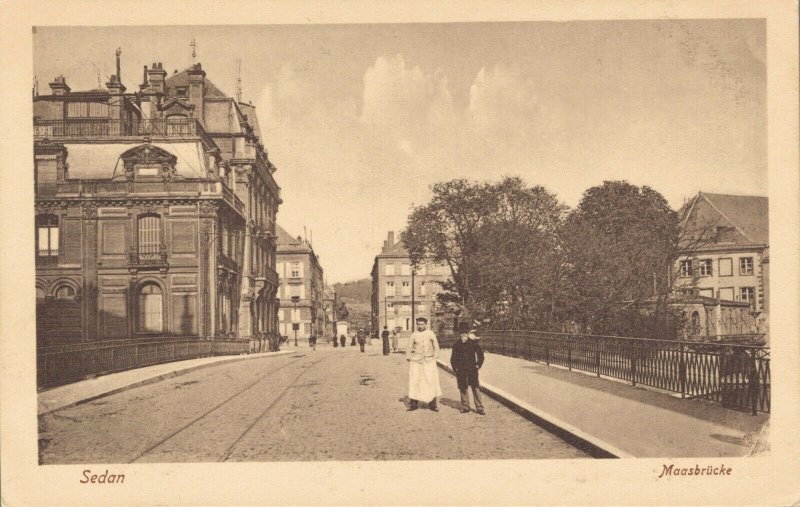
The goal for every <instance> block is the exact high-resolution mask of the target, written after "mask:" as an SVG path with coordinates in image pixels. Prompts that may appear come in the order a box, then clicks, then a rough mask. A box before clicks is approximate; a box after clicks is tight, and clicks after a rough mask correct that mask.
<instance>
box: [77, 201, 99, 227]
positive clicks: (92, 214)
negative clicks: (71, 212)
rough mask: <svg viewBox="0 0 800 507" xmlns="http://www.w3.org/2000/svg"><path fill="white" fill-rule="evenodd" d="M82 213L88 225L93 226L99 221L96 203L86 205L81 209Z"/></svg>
mask: <svg viewBox="0 0 800 507" xmlns="http://www.w3.org/2000/svg"><path fill="white" fill-rule="evenodd" d="M81 212H82V215H83V219H84V220H86V222H87V223H89V224H93V223H94V221H95V220H97V205H96V204H95V203H85V204H84V205H83V206H82V207H81Z"/></svg>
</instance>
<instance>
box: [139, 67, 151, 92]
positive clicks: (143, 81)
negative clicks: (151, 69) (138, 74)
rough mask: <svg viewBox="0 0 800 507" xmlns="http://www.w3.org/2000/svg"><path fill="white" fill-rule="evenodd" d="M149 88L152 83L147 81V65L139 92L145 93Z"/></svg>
mask: <svg viewBox="0 0 800 507" xmlns="http://www.w3.org/2000/svg"><path fill="white" fill-rule="evenodd" d="M148 86H150V83H149V82H148V81H147V65H145V66H144V73H143V75H142V84H140V85H139V90H140V91H144V90H146V89H147V87H148Z"/></svg>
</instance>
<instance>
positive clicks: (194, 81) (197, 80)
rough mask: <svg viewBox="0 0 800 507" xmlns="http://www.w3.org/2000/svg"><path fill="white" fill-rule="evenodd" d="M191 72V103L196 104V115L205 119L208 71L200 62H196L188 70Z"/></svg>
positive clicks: (200, 118)
mask: <svg viewBox="0 0 800 507" xmlns="http://www.w3.org/2000/svg"><path fill="white" fill-rule="evenodd" d="M188 74H189V104H192V105H193V106H194V112H195V117H197V119H199V120H202V119H203V94H204V91H203V88H204V87H205V78H206V71H204V70H203V67H202V65H200V64H199V63H196V64H194V65H193V66H192V67H191V68H190V69H189V71H188Z"/></svg>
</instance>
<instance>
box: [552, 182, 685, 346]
mask: <svg viewBox="0 0 800 507" xmlns="http://www.w3.org/2000/svg"><path fill="white" fill-rule="evenodd" d="M679 235H680V227H679V221H678V214H677V213H676V212H675V211H674V210H672V209H671V208H670V207H669V204H668V203H667V201H666V199H664V197H663V196H662V195H661V194H659V193H658V192H656V191H655V190H653V189H651V188H649V187H647V186H643V187H637V186H635V185H632V184H630V183H628V182H625V181H606V182H604V183H603V184H602V185H600V186H596V187H592V188H590V189H588V190H587V191H586V192H585V193H584V195H583V198H582V199H581V201H580V203H579V204H578V207H577V208H576V209H575V210H573V211H572V212H571V213H570V215H569V217H568V218H567V220H566V221H565V224H564V234H563V238H564V242H563V245H562V246H563V248H564V252H565V257H566V259H567V261H568V265H569V269H568V271H569V274H568V276H567V279H568V281H569V286H568V287H567V290H566V298H565V302H566V305H567V309H568V311H567V313H568V314H570V315H571V316H572V318H573V320H574V321H575V322H577V323H578V324H579V325H580V326H581V327H582V328H583V329H584V330H592V331H594V332H609V331H614V330H615V329H617V328H620V326H622V324H623V322H622V321H623V320H625V321H626V322H627V321H630V317H629V315H628V317H622V315H627V312H626V311H624V309H625V308H626V305H630V304H632V303H636V302H640V301H643V300H647V299H653V301H654V303H658V299H659V298H661V300H662V302H665V300H666V297H667V295H668V293H669V290H670V288H671V280H672V276H671V273H672V269H673V265H674V263H675V260H676V259H677V257H678V254H679V247H678V240H679ZM657 306H658V305H657ZM665 312H666V307H665V305H660V308H659V309H658V310H657V311H656V313H655V314H654V316H653V317H654V318H655V319H658V318H660V317H664V316H665V315H666V314H665Z"/></svg>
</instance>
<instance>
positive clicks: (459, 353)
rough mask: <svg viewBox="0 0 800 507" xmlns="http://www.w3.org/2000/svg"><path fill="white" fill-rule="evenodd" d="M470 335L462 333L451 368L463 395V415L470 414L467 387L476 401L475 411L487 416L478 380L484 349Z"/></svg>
mask: <svg viewBox="0 0 800 507" xmlns="http://www.w3.org/2000/svg"><path fill="white" fill-rule="evenodd" d="M470 334H471V333H467V332H463V333H461V339H460V340H459V341H457V342H455V343H454V344H453V351H452V353H451V354H450V366H451V367H452V368H453V373H455V375H456V382H457V383H458V390H459V392H460V393H461V413H462V414H467V413H469V394H468V393H467V387H471V388H472V397H473V398H474V399H475V411H476V412H478V413H479V414H480V415H485V414H486V412H484V410H483V404H482V403H481V385H480V382H479V380H478V370H480V368H481V366H483V349H481V345H480V343H479V342H478V340H477V339H471V338H470Z"/></svg>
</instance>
